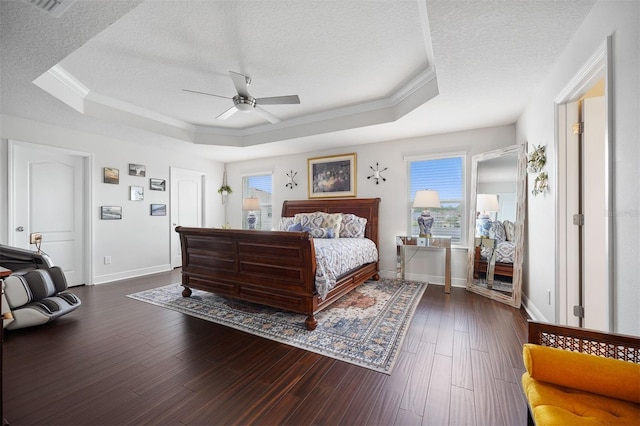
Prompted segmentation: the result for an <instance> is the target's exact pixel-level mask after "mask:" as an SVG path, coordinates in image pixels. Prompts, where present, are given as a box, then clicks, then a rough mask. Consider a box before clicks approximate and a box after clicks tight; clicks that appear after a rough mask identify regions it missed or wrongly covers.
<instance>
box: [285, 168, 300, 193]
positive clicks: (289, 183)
mask: <svg viewBox="0 0 640 426" xmlns="http://www.w3.org/2000/svg"><path fill="white" fill-rule="evenodd" d="M297 174H298V172H294V171H293V170H291V172H289V173H287V183H286V184H285V185H284V186H286V187H287V188H290V189H293V187H294V186H298V182H296V181H295V180H294V178H295V177H296V175H297Z"/></svg>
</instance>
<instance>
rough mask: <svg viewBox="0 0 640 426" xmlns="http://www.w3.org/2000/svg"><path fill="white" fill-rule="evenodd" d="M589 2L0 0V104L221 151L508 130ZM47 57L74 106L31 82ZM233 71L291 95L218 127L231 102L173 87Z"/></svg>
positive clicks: (270, 151) (222, 155)
mask: <svg viewBox="0 0 640 426" xmlns="http://www.w3.org/2000/svg"><path fill="white" fill-rule="evenodd" d="M593 3H594V1H592V0H574V1H571V0H565V1H562V2H559V1H553V0H531V1H528V0H521V1H490V0H482V1H472V0H469V1H451V0H443V1H427V2H426V3H425V1H424V0H406V1H403V0H388V1H386V0H380V1H368V0H357V1H356V0H354V1H322V2H301V1H275V0H274V1H195V0H190V1H178V0H166V1H164V0H156V1H144V2H141V1H124V0H120V1H117V2H112V1H100V0H78V1H77V2H76V3H74V4H73V5H72V7H71V8H70V9H69V10H68V11H67V12H65V13H64V14H63V15H62V17H60V18H52V17H50V16H48V15H46V14H45V13H43V12H41V11H39V10H36V9H35V8H34V7H32V6H30V5H28V4H26V3H24V2H22V1H20V0H1V8H2V9H1V10H0V19H1V22H0V23H1V24H2V25H1V26H2V29H1V35H2V38H1V40H0V42H1V47H2V49H1V51H0V55H1V56H0V60H1V61H2V62H1V65H0V66H1V69H0V71H1V73H0V83H1V84H0V89H1V95H2V96H1V98H2V99H1V101H0V103H1V108H2V109H1V111H2V113H3V114H9V115H14V116H18V117H25V118H30V119H35V120H38V121H44V122H49V123H58V124H61V125H66V126H69V127H73V128H77V129H80V130H91V131H94V132H98V133H104V134H108V135H110V136H112V137H121V138H127V139H131V138H132V137H135V138H136V140H140V141H141V142H147V143H155V144H171V143H179V144H186V145H197V144H206V145H208V146H206V147H198V148H197V149H198V150H200V152H202V153H203V155H209V156H211V157H212V158H217V159H220V160H223V161H234V160H240V159H244V158H255V157H260V156H265V155H279V154H281V153H284V152H304V151H308V150H310V149H322V148H325V147H327V148H328V147H334V146H339V145H341V144H342V145H344V144H348V145H351V144H360V143H371V142H378V141H381V140H388V139H397V138H402V137H413V136H420V135H426V134H434V133H442V132H450V131H457V130H466V129H471V128H478V127H488V126H495V125H504V124H510V123H513V122H514V121H515V120H516V119H517V117H518V116H519V115H520V114H521V112H522V110H523V108H524V106H525V105H526V103H527V101H528V99H529V97H530V96H531V93H532V91H533V90H535V87H536V85H537V84H538V83H540V82H541V81H542V80H543V79H544V78H545V77H546V75H547V73H548V72H549V71H550V69H551V66H552V65H553V63H554V62H555V60H556V58H557V57H558V55H559V54H560V53H561V52H562V50H563V49H564V48H565V46H566V45H567V43H568V41H569V40H570V38H571V36H572V35H573V33H574V32H575V31H576V29H577V28H578V26H579V25H580V23H581V22H582V20H583V19H584V17H585V16H586V14H587V13H588V11H589V10H590V8H591V7H592V5H593ZM425 5H426V7H425ZM56 64H57V69H59V70H62V71H63V74H62V76H63V77H64V78H69V79H70V80H69V81H70V82H72V83H74V84H77V85H78V86H77V87H80V88H81V90H79V91H78V92H82V94H83V96H84V98H82V99H80V103H79V104H77V105H75V106H74V105H73V103H70V105H71V106H72V107H73V108H70V107H69V106H67V105H65V104H64V103H63V102H61V101H59V100H57V99H55V98H54V97H53V96H51V95H50V94H48V93H46V92H45V91H43V90H42V89H40V88H38V87H36V86H35V85H34V84H33V83H32V81H33V80H35V79H36V78H38V77H39V76H41V75H42V74H44V73H46V72H47V70H49V69H50V68H51V67H52V66H54V65H56ZM231 70H232V71H238V72H241V73H244V74H247V75H250V76H251V77H252V79H253V83H252V84H251V85H250V86H249V91H250V92H251V94H252V95H253V96H255V97H263V96H278V95H289V94H297V95H299V96H300V100H301V104H300V105H274V106H265V109H267V110H269V112H271V113H272V114H274V115H276V116H278V117H280V118H281V119H282V120H283V121H282V122H281V123H278V124H275V125H274V124H270V123H266V122H265V121H264V120H263V119H262V118H261V117H259V116H258V115H255V114H251V113H250V114H241V113H238V114H235V115H234V116H232V117H231V118H230V119H228V120H226V121H221V120H216V119H215V117H216V116H217V115H218V114H220V113H221V112H223V111H224V110H226V109H227V108H229V107H230V106H231V101H230V100H228V99H222V98H216V97H210V96H204V95H197V94H192V93H187V92H184V91H182V89H183V88H186V89H193V90H199V91H203V92H210V93H216V94H220V95H224V96H229V97H230V96H233V95H234V94H235V90H234V87H233V84H232V82H231V79H230V78H229V76H228V71H231ZM436 78H437V80H436ZM434 95H435V97H434ZM61 98H63V99H64V98H65V97H64V96H61ZM66 100H67V102H68V103H69V100H68V97H67V98H66ZM81 112H82V113H84V115H81ZM116 112H117V113H116ZM127 114H128V115H127ZM158 123H159V124H158ZM194 143H195V144H194ZM210 145H213V149H215V155H213V154H212V152H213V151H211V150H207V149H212V147H211V146H210Z"/></svg>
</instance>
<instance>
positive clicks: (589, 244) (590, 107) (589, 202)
mask: <svg viewBox="0 0 640 426" xmlns="http://www.w3.org/2000/svg"><path fill="white" fill-rule="evenodd" d="M604 117H605V102H604V97H602V96H601V97H596V98H586V99H584V101H583V104H582V121H583V122H584V133H583V134H582V151H583V152H582V153H583V162H582V164H583V168H582V181H583V191H582V209H583V213H584V226H583V228H582V235H583V237H582V241H583V245H582V248H583V256H584V262H583V277H584V279H583V295H584V297H583V303H584V327H586V328H592V329H596V330H603V331H609V303H610V301H609V280H608V276H607V273H608V259H609V256H608V255H609V253H608V251H609V249H608V244H607V222H608V212H607V211H606V208H607V207H606V206H607V190H606V183H607V181H608V179H607V178H606V171H607V167H606V161H607V152H606V143H605V120H604Z"/></svg>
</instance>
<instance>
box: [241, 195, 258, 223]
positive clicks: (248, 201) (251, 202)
mask: <svg viewBox="0 0 640 426" xmlns="http://www.w3.org/2000/svg"><path fill="white" fill-rule="evenodd" d="M242 210H245V211H248V212H249V213H248V214H247V224H248V225H249V229H256V213H255V211H256V210H260V199H259V198H255V197H251V198H245V199H244V200H242Z"/></svg>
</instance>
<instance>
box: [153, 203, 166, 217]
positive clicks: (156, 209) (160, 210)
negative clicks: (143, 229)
mask: <svg viewBox="0 0 640 426" xmlns="http://www.w3.org/2000/svg"><path fill="white" fill-rule="evenodd" d="M166 215H167V205H166V204H151V216H166Z"/></svg>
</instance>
